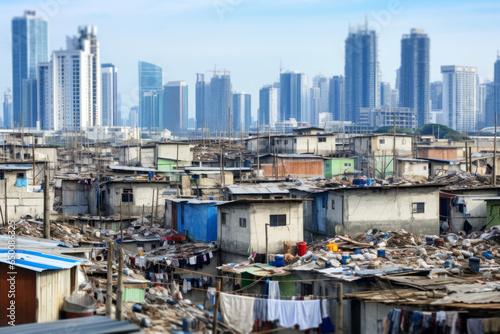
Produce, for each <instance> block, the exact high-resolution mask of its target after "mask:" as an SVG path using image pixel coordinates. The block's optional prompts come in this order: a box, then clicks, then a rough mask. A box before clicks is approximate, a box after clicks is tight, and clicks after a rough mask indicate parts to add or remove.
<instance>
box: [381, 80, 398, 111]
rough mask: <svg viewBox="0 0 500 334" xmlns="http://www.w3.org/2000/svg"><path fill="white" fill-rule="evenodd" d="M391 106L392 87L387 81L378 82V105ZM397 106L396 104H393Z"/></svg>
mask: <svg viewBox="0 0 500 334" xmlns="http://www.w3.org/2000/svg"><path fill="white" fill-rule="evenodd" d="M391 106H392V89H391V84H390V83H388V82H381V83H380V107H382V108H390V107H391ZM394 107H397V106H394Z"/></svg>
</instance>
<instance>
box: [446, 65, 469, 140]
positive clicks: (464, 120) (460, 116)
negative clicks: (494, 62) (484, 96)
mask: <svg viewBox="0 0 500 334" xmlns="http://www.w3.org/2000/svg"><path fill="white" fill-rule="evenodd" d="M441 73H442V74H443V115H444V118H445V119H446V120H447V122H448V124H446V125H448V126H449V127H451V128H452V129H454V130H457V131H464V132H472V131H475V130H476V129H477V127H476V126H477V95H476V94H477V91H478V89H477V88H478V87H477V85H478V80H477V68H476V67H468V66H441Z"/></svg>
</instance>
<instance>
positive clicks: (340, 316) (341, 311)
mask: <svg viewBox="0 0 500 334" xmlns="http://www.w3.org/2000/svg"><path fill="white" fill-rule="evenodd" d="M343 301H344V296H343V292H342V283H337V321H336V324H335V329H336V331H335V333H338V334H342V333H343V332H344V324H343V322H344V320H343V319H344V308H343V305H342V303H343Z"/></svg>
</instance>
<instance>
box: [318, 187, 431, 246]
mask: <svg viewBox="0 0 500 334" xmlns="http://www.w3.org/2000/svg"><path fill="white" fill-rule="evenodd" d="M332 192H333V193H335V192H334V191H332ZM343 195H344V205H343V207H342V206H337V205H335V209H333V210H331V209H329V211H331V213H329V212H327V216H328V217H330V219H331V220H333V221H335V220H336V219H338V215H339V212H338V211H339V210H344V212H343V224H342V225H338V226H337V227H336V232H337V233H339V234H348V235H351V236H352V237H355V236H357V235H359V234H361V233H364V232H365V231H367V230H368V229H371V228H377V229H380V230H383V231H389V230H399V229H405V230H406V231H408V232H412V233H414V234H417V235H422V234H438V233H439V190H438V187H408V188H404V187H397V188H396V187H393V188H382V187H373V188H363V189H361V188H359V189H351V190H344V191H343ZM420 202H423V203H425V204H424V212H423V213H412V204H413V203H420ZM333 217H335V218H333Z"/></svg>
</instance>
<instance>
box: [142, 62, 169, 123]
mask: <svg viewBox="0 0 500 334" xmlns="http://www.w3.org/2000/svg"><path fill="white" fill-rule="evenodd" d="M162 86H163V70H162V69H161V67H159V66H156V65H154V64H151V63H146V62H143V61H140V62H139V127H141V128H146V129H148V130H152V129H154V128H158V126H159V116H160V115H159V113H160V110H159V109H151V108H152V107H153V106H156V107H157V106H158V103H156V104H153V103H150V102H148V104H147V105H146V101H145V97H146V94H148V99H151V97H152V94H151V93H152V92H153V93H154V94H156V95H157V94H161V92H162V88H163V87H162Z"/></svg>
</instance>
